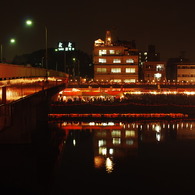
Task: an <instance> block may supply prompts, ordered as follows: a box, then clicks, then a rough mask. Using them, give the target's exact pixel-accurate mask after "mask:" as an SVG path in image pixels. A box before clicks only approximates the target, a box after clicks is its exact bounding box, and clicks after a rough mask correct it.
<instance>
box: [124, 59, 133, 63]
mask: <svg viewBox="0 0 195 195" xmlns="http://www.w3.org/2000/svg"><path fill="white" fill-rule="evenodd" d="M126 63H134V60H133V59H126Z"/></svg>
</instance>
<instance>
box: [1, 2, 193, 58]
mask: <svg viewBox="0 0 195 195" xmlns="http://www.w3.org/2000/svg"><path fill="white" fill-rule="evenodd" d="M0 16H1V27H0V43H1V44H3V53H4V56H6V57H7V58H12V57H13V56H15V55H21V54H24V53H31V52H33V51H36V50H39V49H43V48H44V47H45V42H44V40H45V29H44V27H45V26H47V29H48V47H56V46H57V42H58V41H60V40H61V41H72V42H75V43H76V46H77V49H80V50H82V51H84V52H87V53H89V54H91V53H92V51H93V43H94V41H95V40H96V39H98V38H101V39H103V40H104V38H105V32H106V30H110V29H111V30H112V29H115V32H116V33H117V37H118V38H119V39H120V40H135V42H136V45H137V48H138V49H140V50H147V47H148V45H149V44H154V45H155V46H156V52H160V54H161V59H162V60H167V59H168V58H170V57H178V56H179V55H180V54H181V52H183V51H184V52H185V57H187V58H190V59H191V61H193V62H195V11H194V3H193V1H190V2H188V1H181V2H180V1H175V0H173V1H171V0H169V1H166V0H164V1H161V0H160V1H153V0H147V1H146V0H145V1H143V0H140V1H137V0H134V1H130V0H118V1H114V0H68V1H67V0H63V1H61V0H55V1H48V0H47V1H46V0H39V1H38V0H34V1H20V0H18V1H8V0H1V12H0ZM26 18H31V19H33V20H34V26H33V27H31V28H27V27H25V25H24V21H25V19H26ZM12 36H14V37H15V38H16V40H17V44H15V45H9V44H8V39H9V37H12Z"/></svg>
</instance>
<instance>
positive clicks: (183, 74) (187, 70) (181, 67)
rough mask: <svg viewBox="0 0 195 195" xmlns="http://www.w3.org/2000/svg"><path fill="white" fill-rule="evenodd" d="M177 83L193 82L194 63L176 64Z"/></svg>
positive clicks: (194, 74)
mask: <svg viewBox="0 0 195 195" xmlns="http://www.w3.org/2000/svg"><path fill="white" fill-rule="evenodd" d="M177 81H185V82H195V63H182V64H178V65H177Z"/></svg>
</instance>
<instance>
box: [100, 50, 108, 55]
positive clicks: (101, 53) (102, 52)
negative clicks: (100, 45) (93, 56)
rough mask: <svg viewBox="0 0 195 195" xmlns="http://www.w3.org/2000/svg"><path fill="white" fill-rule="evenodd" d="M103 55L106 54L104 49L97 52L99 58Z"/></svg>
mask: <svg viewBox="0 0 195 195" xmlns="http://www.w3.org/2000/svg"><path fill="white" fill-rule="evenodd" d="M105 54H107V51H106V49H103V50H99V56H102V55H105Z"/></svg>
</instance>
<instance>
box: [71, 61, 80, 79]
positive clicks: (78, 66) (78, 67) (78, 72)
mask: <svg viewBox="0 0 195 195" xmlns="http://www.w3.org/2000/svg"><path fill="white" fill-rule="evenodd" d="M73 61H74V62H77V74H78V75H77V76H78V77H79V76H80V61H79V60H78V59H77V58H73Z"/></svg>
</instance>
